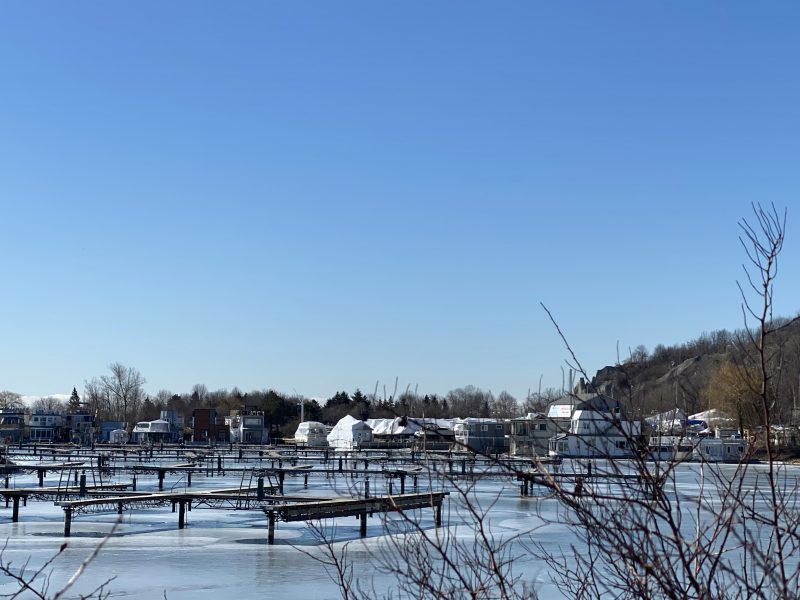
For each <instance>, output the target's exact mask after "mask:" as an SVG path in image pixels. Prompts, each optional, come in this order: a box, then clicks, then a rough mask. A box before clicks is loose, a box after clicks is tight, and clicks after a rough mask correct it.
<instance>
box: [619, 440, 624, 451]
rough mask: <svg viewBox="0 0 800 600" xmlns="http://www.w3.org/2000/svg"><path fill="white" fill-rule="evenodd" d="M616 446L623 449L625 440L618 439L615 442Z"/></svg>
mask: <svg viewBox="0 0 800 600" xmlns="http://www.w3.org/2000/svg"><path fill="white" fill-rule="evenodd" d="M617 448H618V449H619V450H625V441H624V440H620V441H618V442H617Z"/></svg>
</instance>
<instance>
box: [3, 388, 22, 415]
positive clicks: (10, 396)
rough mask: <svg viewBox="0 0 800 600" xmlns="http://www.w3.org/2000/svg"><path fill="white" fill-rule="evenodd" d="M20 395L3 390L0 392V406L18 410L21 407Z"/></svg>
mask: <svg viewBox="0 0 800 600" xmlns="http://www.w3.org/2000/svg"><path fill="white" fill-rule="evenodd" d="M22 406H23V404H22V396H21V395H20V394H17V393H16V392H9V391H8V390H3V391H2V392H0V408H3V409H12V410H18V409H20V408H22Z"/></svg>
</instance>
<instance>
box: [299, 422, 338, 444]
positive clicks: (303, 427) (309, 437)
mask: <svg viewBox="0 0 800 600" xmlns="http://www.w3.org/2000/svg"><path fill="white" fill-rule="evenodd" d="M328 431H329V430H328V428H327V427H325V425H323V424H322V423H319V422H317V421H303V422H302V423H300V425H298V426H297V431H295V433H294V441H295V443H296V444H303V445H305V446H310V447H316V448H326V447H327V446H328Z"/></svg>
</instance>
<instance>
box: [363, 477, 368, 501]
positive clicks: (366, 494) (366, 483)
mask: <svg viewBox="0 0 800 600" xmlns="http://www.w3.org/2000/svg"><path fill="white" fill-rule="evenodd" d="M364 498H366V499H369V477H367V478H366V479H364Z"/></svg>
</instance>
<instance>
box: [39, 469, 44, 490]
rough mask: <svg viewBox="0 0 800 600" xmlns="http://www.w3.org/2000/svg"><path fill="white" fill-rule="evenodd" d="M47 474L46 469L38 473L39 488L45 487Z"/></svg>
mask: <svg viewBox="0 0 800 600" xmlns="http://www.w3.org/2000/svg"><path fill="white" fill-rule="evenodd" d="M45 472H46V471H45V470H44V469H38V473H39V487H44V474H45Z"/></svg>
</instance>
